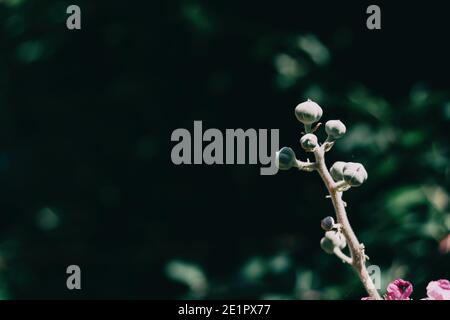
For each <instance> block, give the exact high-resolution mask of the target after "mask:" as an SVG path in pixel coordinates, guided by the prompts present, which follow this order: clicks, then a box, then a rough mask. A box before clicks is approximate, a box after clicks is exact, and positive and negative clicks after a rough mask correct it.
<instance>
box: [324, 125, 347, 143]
mask: <svg viewBox="0 0 450 320" xmlns="http://www.w3.org/2000/svg"><path fill="white" fill-rule="evenodd" d="M346 131H347V128H346V127H345V124H343V123H342V121H340V120H330V121H327V123H325V132H326V133H327V135H328V140H329V141H334V140H337V139H339V138H341V137H342V136H343V135H344V134H345V132H346Z"/></svg>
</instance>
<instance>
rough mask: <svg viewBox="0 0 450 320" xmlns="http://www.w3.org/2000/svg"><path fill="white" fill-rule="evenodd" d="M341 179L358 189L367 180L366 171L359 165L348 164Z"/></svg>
mask: <svg viewBox="0 0 450 320" xmlns="http://www.w3.org/2000/svg"><path fill="white" fill-rule="evenodd" d="M343 177H344V180H345V182H347V183H348V184H349V185H350V186H352V187H358V186H360V185H362V184H363V182H364V181H366V180H367V177H368V175H367V171H366V169H364V166H363V165H362V164H361V163H354V162H348V163H346V164H345V166H344V170H343Z"/></svg>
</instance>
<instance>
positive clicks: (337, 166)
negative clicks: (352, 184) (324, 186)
mask: <svg viewBox="0 0 450 320" xmlns="http://www.w3.org/2000/svg"><path fill="white" fill-rule="evenodd" d="M346 164H347V163H346V162H343V161H337V162H335V163H334V164H333V165H332V166H331V168H330V174H331V176H332V177H333V179H334V181H341V180H344V166H345V165H346Z"/></svg>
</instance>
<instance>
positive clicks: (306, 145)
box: [300, 133, 319, 151]
mask: <svg viewBox="0 0 450 320" xmlns="http://www.w3.org/2000/svg"><path fill="white" fill-rule="evenodd" d="M318 144H319V142H318V141H317V137H316V136H315V135H313V134H312V133H307V134H305V135H304V136H303V137H301V139H300V145H301V146H302V148H303V149H305V150H306V151H311V150H313V149H314V148H315V147H317V145H318Z"/></svg>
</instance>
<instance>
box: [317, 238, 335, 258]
mask: <svg viewBox="0 0 450 320" xmlns="http://www.w3.org/2000/svg"><path fill="white" fill-rule="evenodd" d="M320 247H321V248H322V249H323V251H325V252H326V253H328V254H333V250H334V244H333V241H331V240H330V239H328V238H325V237H323V238H322V239H320Z"/></svg>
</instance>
